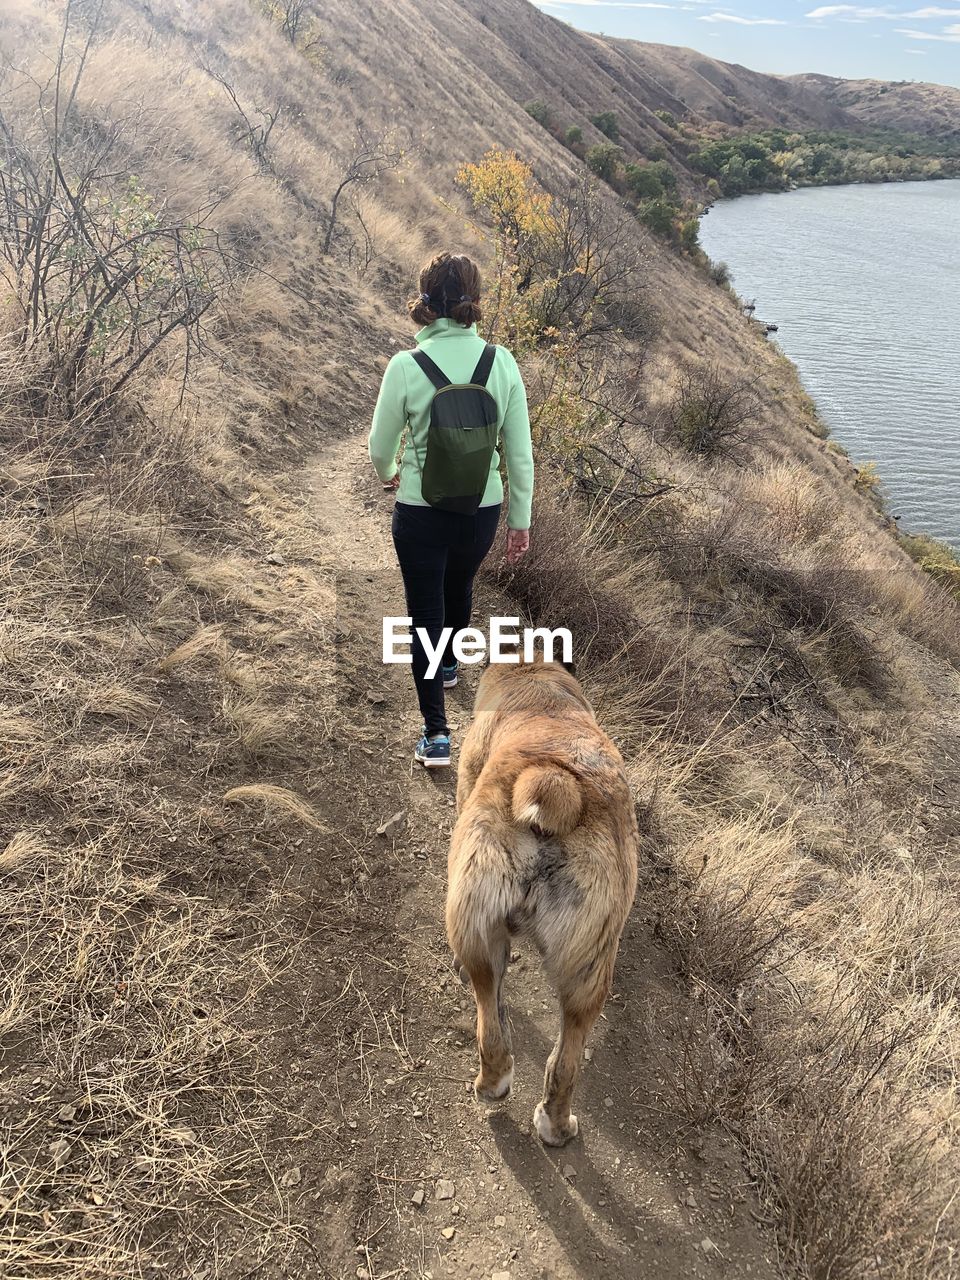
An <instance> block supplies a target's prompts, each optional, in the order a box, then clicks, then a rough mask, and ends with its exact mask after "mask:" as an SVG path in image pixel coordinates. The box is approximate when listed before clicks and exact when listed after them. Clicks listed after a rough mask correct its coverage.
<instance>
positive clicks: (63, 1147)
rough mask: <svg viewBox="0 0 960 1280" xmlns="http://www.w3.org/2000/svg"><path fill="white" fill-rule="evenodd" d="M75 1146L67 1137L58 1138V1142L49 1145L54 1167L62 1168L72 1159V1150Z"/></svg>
mask: <svg viewBox="0 0 960 1280" xmlns="http://www.w3.org/2000/svg"><path fill="white" fill-rule="evenodd" d="M72 1150H73V1148H72V1147H71V1146H70V1143H69V1142H68V1141H67V1140H66V1138H58V1139H57V1140H56V1142H51V1143H50V1145H49V1147H47V1153H48V1154H49V1155H50V1156H52V1157H53V1167H54V1169H62V1168H63V1166H64V1165H65V1164H66V1163H67V1161H68V1160H69V1159H70V1152H71V1151H72Z"/></svg>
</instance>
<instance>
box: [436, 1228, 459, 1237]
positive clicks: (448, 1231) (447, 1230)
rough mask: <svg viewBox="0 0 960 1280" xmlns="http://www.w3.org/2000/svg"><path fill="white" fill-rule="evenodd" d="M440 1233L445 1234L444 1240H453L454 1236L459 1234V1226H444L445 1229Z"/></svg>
mask: <svg viewBox="0 0 960 1280" xmlns="http://www.w3.org/2000/svg"><path fill="white" fill-rule="evenodd" d="M440 1234H441V1235H442V1236H443V1238H444V1240H452V1239H453V1237H454V1236H455V1235H456V1234H457V1228H456V1227H444V1228H443V1230H442V1231H441V1232H440Z"/></svg>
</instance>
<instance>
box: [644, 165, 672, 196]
mask: <svg viewBox="0 0 960 1280" xmlns="http://www.w3.org/2000/svg"><path fill="white" fill-rule="evenodd" d="M650 168H651V169H652V170H653V172H654V173H655V174H656V175H657V177H658V178H659V179H660V184H661V186H662V187H663V189H664V191H676V189H677V175H676V174H675V173H674V171H673V170H672V169H671V168H670V166H669V165H668V164H667V162H666V160H655V161H654V162H653V164H651V165H650Z"/></svg>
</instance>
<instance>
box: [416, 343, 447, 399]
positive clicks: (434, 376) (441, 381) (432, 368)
mask: <svg viewBox="0 0 960 1280" xmlns="http://www.w3.org/2000/svg"><path fill="white" fill-rule="evenodd" d="M411 355H412V356H413V358H414V360H415V361H416V362H417V364H418V365H419V366H420V368H421V369H422V370H423V372H424V373H425V374H426V375H427V377H428V378H429V379H430V381H431V382H432V383H433V385H434V386H435V387H436V389H437V390H438V391H440V390H442V389H443V388H444V387H449V386H450V385H451V383H450V379H449V378H448V377H447V375H446V374H445V373H444V372H443V370H442V369H439V368H437V366H436V365H435V364H434V363H433V361H432V360H431V359H430V357H429V356H428V355H427V353H426V352H425V351H413V352H411Z"/></svg>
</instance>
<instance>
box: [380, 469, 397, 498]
mask: <svg viewBox="0 0 960 1280" xmlns="http://www.w3.org/2000/svg"><path fill="white" fill-rule="evenodd" d="M399 488H400V472H399V471H398V472H397V474H396V475H395V476H394V477H393V479H392V480H384V482H383V491H384V493H394V492H395V491H396V490H397V489H399Z"/></svg>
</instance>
